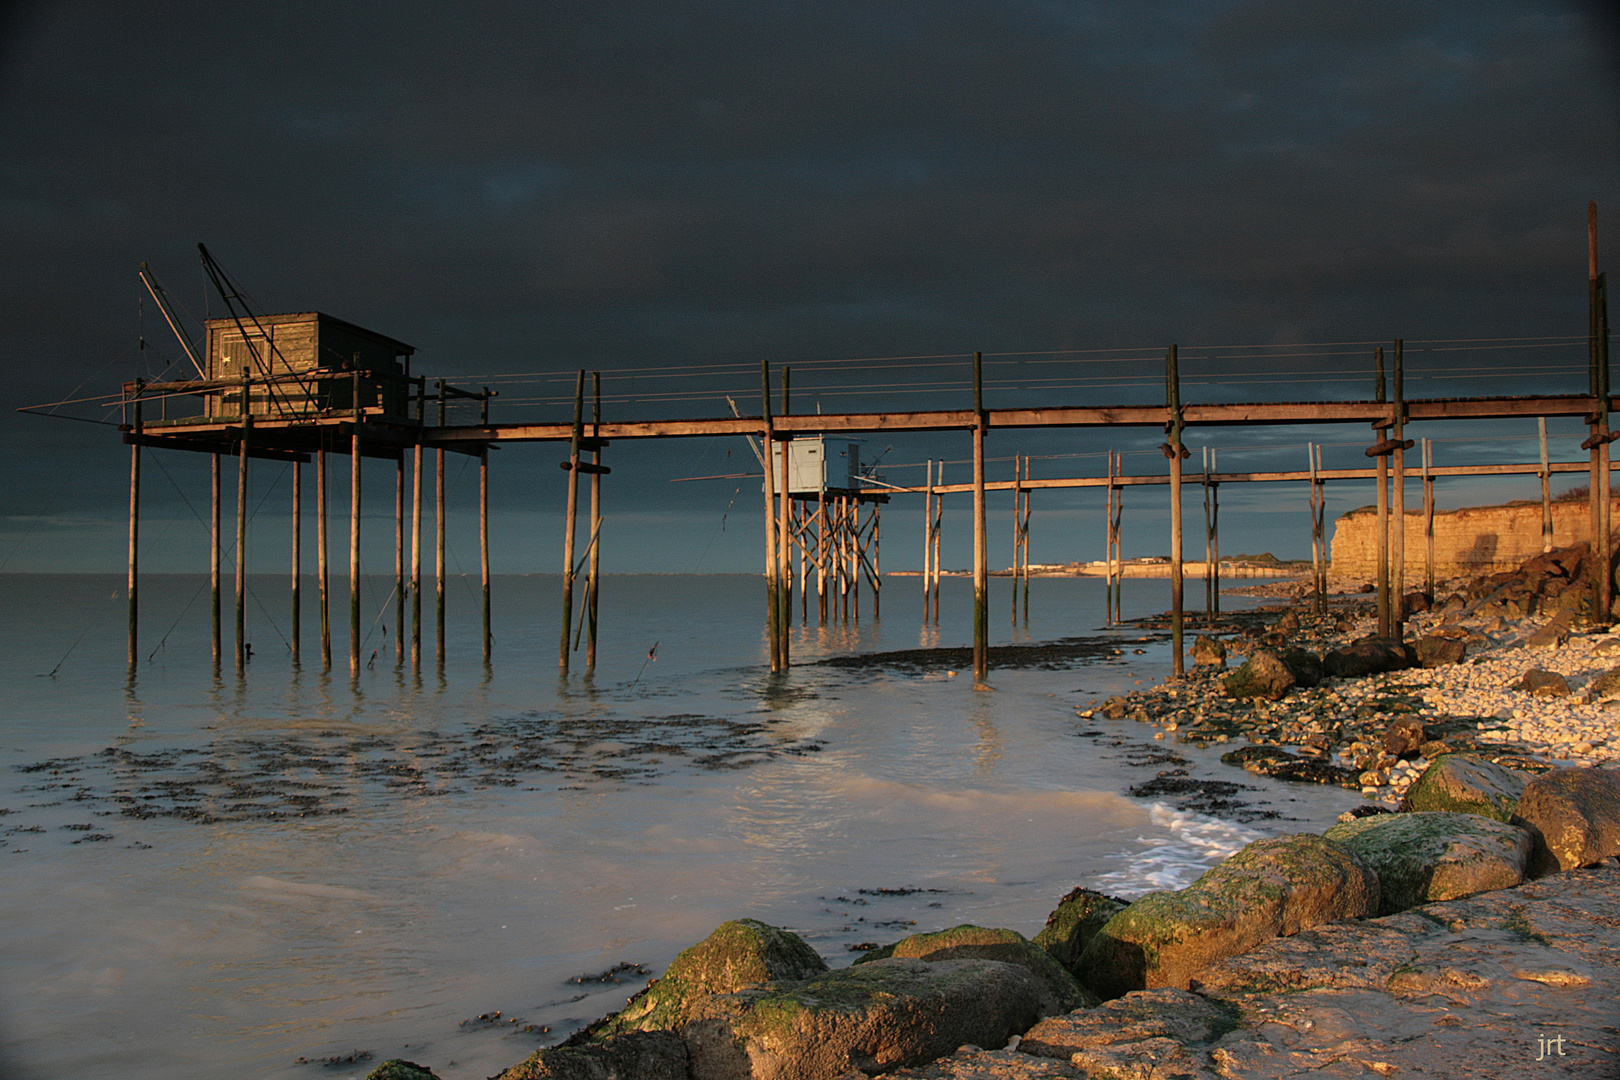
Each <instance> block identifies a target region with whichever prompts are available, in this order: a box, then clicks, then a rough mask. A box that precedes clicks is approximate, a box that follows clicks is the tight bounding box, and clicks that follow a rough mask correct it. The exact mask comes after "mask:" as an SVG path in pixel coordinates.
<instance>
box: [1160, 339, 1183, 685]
mask: <svg viewBox="0 0 1620 1080" xmlns="http://www.w3.org/2000/svg"><path fill="white" fill-rule="evenodd" d="M1165 360H1166V374H1167V376H1168V377H1167V380H1166V382H1167V386H1168V390H1169V402H1168V404H1169V413H1170V418H1169V422H1168V424H1167V425H1166V426H1167V427H1168V429H1169V432H1170V441H1169V442H1168V443H1166V444H1165V454H1166V455H1167V456H1168V457H1169V458H1170V639H1171V644H1172V645H1173V646H1174V648H1175V664H1174V665H1173V670H1174V672H1175V674H1176V676H1177V677H1180V676H1182V675H1185V674H1186V672H1187V657H1186V653H1185V651H1184V648H1183V640H1182V639H1183V626H1182V617H1183V613H1182V595H1181V586H1182V582H1181V459H1182V458H1183V457H1185V456H1186V454H1187V451H1186V449H1185V448H1184V447H1183V446H1182V445H1181V429H1182V419H1181V372H1180V369H1179V366H1178V365H1177V362H1176V347H1175V346H1174V345H1172V346H1170V353H1169V355H1168V356H1167V357H1166V358H1165Z"/></svg>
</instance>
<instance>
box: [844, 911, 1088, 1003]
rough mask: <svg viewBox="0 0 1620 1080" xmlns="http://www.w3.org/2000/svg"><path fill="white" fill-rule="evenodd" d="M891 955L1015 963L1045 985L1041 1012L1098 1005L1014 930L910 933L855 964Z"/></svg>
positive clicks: (955, 928)
mask: <svg viewBox="0 0 1620 1080" xmlns="http://www.w3.org/2000/svg"><path fill="white" fill-rule="evenodd" d="M890 957H899V958H900V959H903V960H924V961H927V962H929V963H935V962H937V961H940V960H963V959H978V960H999V961H1001V962H1002V963H1007V964H1017V965H1018V966H1019V967H1021V968H1024V969H1026V970H1027V971H1029V972H1030V973H1031V974H1033V975H1035V976H1036V977H1037V978H1039V979H1040V980H1041V982H1043V983H1045V984H1046V988H1047V998H1046V1000H1044V1001H1042V1002H1041V1011H1042V1013H1043V1014H1050V1013H1060V1012H1068V1011H1069V1010H1070V1009H1077V1008H1079V1007H1080V1006H1082V1005H1095V1004H1097V998H1096V997H1095V996H1094V995H1092V994H1091V993H1090V992H1089V991H1087V990H1086V988H1085V987H1083V986H1081V985H1080V984H1079V983H1078V982H1077V981H1075V977H1074V976H1073V975H1072V974H1070V973H1069V970H1068V969H1067V968H1065V967H1064V966H1063V965H1062V964H1060V963H1058V962H1057V961H1056V960H1054V959H1053V958H1052V957H1051V956H1050V955H1049V954H1048V953H1047V951H1046V950H1045V949H1043V948H1041V947H1040V946H1039V945H1036V944H1035V943H1033V942H1031V941H1030V940H1029V939H1028V938H1026V937H1024V935H1023V934H1020V933H1019V932H1018V931H1016V930H999V929H993V928H988V927H983V926H974V925H972V924H971V923H964V924H963V925H961V926H953V927H951V929H949V930H941V931H939V932H938V933H932V934H912V935H911V936H910V937H907V938H902V939H901V940H899V941H897V942H895V943H894V944H893V945H889V946H887V947H885V948H882V949H877V950H874V951H872V952H869V953H867V954H866V955H865V956H863V957H862V958H861V959H859V960H857V961H855V963H857V964H870V963H876V962H877V961H879V960H887V959H889V958H890Z"/></svg>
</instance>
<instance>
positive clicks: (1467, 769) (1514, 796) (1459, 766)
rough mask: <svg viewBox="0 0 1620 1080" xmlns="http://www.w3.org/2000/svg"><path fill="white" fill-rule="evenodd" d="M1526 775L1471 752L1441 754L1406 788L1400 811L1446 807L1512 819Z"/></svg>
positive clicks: (1455, 810)
mask: <svg viewBox="0 0 1620 1080" xmlns="http://www.w3.org/2000/svg"><path fill="white" fill-rule="evenodd" d="M1528 779H1529V778H1528V777H1527V776H1525V774H1524V773H1522V772H1519V771H1518V770H1517V769H1506V768H1503V767H1502V766H1500V765H1497V764H1495V763H1493V762H1489V761H1486V760H1485V759H1484V758H1481V757H1476V756H1475V755H1473V754H1443V755H1441V756H1440V757H1437V758H1435V759H1434V761H1433V762H1431V763H1430V765H1429V767H1428V768H1427V769H1425V770H1423V775H1421V776H1419V777H1418V778H1417V780H1416V781H1415V782H1414V783H1413V784H1412V786H1411V787H1410V788H1408V789H1407V791H1406V798H1405V799H1404V800H1403V801H1402V803H1401V809H1402V810H1403V811H1421V810H1448V811H1451V812H1452V813H1458V814H1479V815H1480V816H1482V817H1488V818H1494V819H1495V820H1497V821H1502V822H1506V821H1511V820H1512V819H1513V815H1514V813H1515V812H1516V811H1517V810H1518V806H1519V796H1520V795H1522V794H1523V793H1524V785H1525V781H1526V780H1528Z"/></svg>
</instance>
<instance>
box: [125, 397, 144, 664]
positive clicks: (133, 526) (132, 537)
mask: <svg viewBox="0 0 1620 1080" xmlns="http://www.w3.org/2000/svg"><path fill="white" fill-rule="evenodd" d="M141 385H142V381H141V380H140V379H136V380H135V399H134V417H133V424H132V425H131V426H132V428H133V430H134V432H135V435H136V437H137V438H136V441H135V442H132V443H130V444H129V578H128V581H127V583H126V588H127V589H128V598H129V674H130V677H131V678H134V676H135V667H136V665H137V664H138V663H139V662H140V622H141V620H140V607H141V605H140V580H139V579H140V568H141V444H140V441H139V436H140V435H141Z"/></svg>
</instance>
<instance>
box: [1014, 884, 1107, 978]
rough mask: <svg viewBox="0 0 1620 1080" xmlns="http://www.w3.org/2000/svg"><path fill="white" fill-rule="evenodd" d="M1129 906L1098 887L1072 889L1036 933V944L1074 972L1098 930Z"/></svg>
mask: <svg viewBox="0 0 1620 1080" xmlns="http://www.w3.org/2000/svg"><path fill="white" fill-rule="evenodd" d="M1129 906H1130V904H1129V902H1128V901H1125V900H1120V899H1118V898H1117V897H1113V896H1109V895H1107V894H1106V893H1100V892H1097V891H1096V890H1094V889H1082V888H1075V889H1072V890H1070V891H1069V893H1068V894H1067V895H1066V896H1064V897H1063V899H1061V900H1059V901H1058V906H1057V907H1056V908H1054V909H1053V911H1052V914H1050V915H1048V916H1047V917H1046V925H1045V926H1044V927H1042V929H1041V932H1040V933H1038V934H1036V935H1035V944H1037V945H1039V946H1040V947H1041V948H1043V949H1045V950H1046V951H1047V953H1049V954H1050V955H1051V957H1052V959H1054V960H1056V961H1057V962H1058V963H1060V964H1062V965H1063V966H1064V968H1066V969H1067V970H1069V971H1070V972H1073V971H1074V970H1075V965H1076V964H1078V963H1079V962H1080V954H1081V953H1082V952H1084V951H1085V949H1086V944H1087V943H1088V942H1089V941H1091V939H1092V938H1093V937H1095V936H1096V934H1097V931H1098V930H1101V929H1102V928H1103V924H1104V923H1106V922H1108V920H1109V919H1112V918H1113V917H1114V916H1115V915H1118V914H1119V913H1120V912H1121V911H1124V910H1125V909H1126V908H1127V907H1129Z"/></svg>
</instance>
